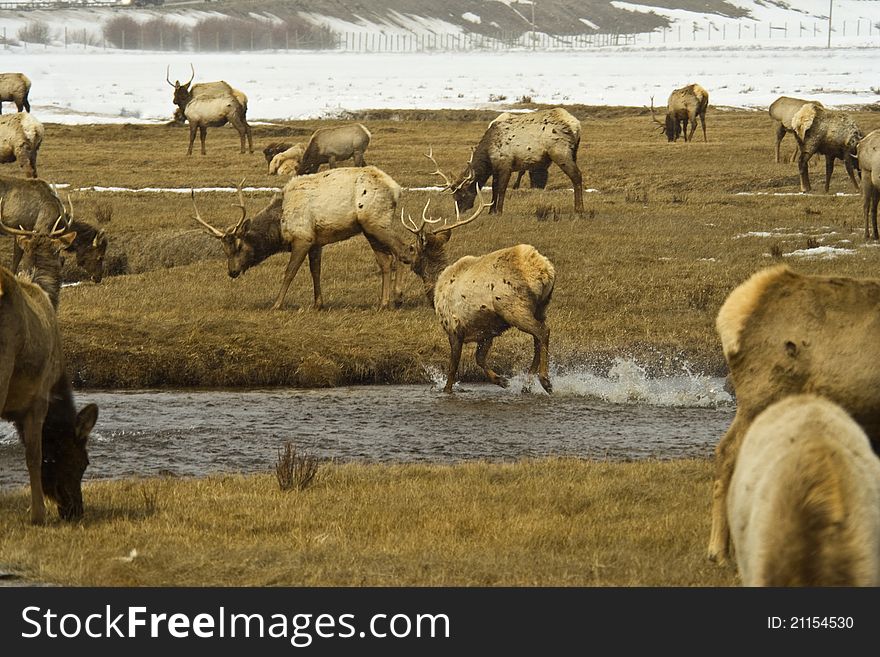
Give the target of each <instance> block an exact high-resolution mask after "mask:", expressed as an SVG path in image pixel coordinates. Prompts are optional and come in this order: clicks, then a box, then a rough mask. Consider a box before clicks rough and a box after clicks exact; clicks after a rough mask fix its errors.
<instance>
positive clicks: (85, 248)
mask: <svg viewBox="0 0 880 657" xmlns="http://www.w3.org/2000/svg"><path fill="white" fill-rule="evenodd" d="M52 191H53V192H54V193H55V198H56V200H57V201H58V207H59V208H60V209H61V214H62V215H63V216H64V217H65V223H67V225H68V226H73V222H74V219H73V200H72V199H71V198H70V195H69V194H68V195H67V205H68V207H64V203H63V202H62V201H61V198H60V197H59V196H58V191H57V190H56V189H55V187H54V186H53V187H52ZM82 227H83V223H82V222H81V223H80V224H79V228H82ZM85 230H86V232H85V233H84V234H83V235H82V236H81V237H83V238H86V236H87V234H88V233H90V232H91V226H89V225H88V224H86V225H85ZM65 251H68V252H70V251H73V252H74V253H75V254H76V264H77V266H78V267H80V269H84V270H85V271H87V272H88V273H89V277H90V278H91V279H92V281H94V282H95V283H100V282H101V278H102V277H103V276H104V256H105V255H106V254H107V234H106V233H105V232H104V230H103V229H101V230H97V231H95V232H94V235H93V236H92V239H91V240H88V239H81V240H80V241H75V242H73V243H71V245H70V246H68V247H67V248H66V249H65Z"/></svg>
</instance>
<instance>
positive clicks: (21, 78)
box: [0, 73, 31, 114]
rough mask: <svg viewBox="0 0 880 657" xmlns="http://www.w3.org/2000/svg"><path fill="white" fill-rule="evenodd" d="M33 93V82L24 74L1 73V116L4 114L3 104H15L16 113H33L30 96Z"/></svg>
mask: <svg viewBox="0 0 880 657" xmlns="http://www.w3.org/2000/svg"><path fill="white" fill-rule="evenodd" d="M30 92H31V81H30V80H29V79H28V77H27V76H26V75H25V74H24V73H0V114H3V102H4V101H11V102H13V103H15V108H16V111H18V112H21V111H22V110H24V111H25V112H30V111H31V104H30V103H29V102H28V94H29V93H30Z"/></svg>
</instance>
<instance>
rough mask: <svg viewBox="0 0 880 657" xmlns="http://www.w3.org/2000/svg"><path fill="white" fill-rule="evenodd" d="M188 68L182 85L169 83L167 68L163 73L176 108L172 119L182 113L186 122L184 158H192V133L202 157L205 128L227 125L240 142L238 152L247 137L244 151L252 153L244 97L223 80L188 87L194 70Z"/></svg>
mask: <svg viewBox="0 0 880 657" xmlns="http://www.w3.org/2000/svg"><path fill="white" fill-rule="evenodd" d="M190 68H192V77H190V79H189V80H188V81H187V82H184V83H183V84H181V83H180V81H179V80H175V81H174V82H171V80H170V79H169V77H168V74H169V72H170V66H169V67H168V68H167V69H166V70H165V81H166V82H167V83H168V84H170V85H171V86H172V87H174V104H175V105H177V107H178V110H177V111H176V112H175V117H177V116H179V113H182V115H183V116H184V117H185V118H186V120H187V121H188V122H189V148H188V149H187V151H186V154H187V155H192V149H193V142H194V141H195V139H196V129H198V131H199V140H200V141H201V145H202V155H205V137H206V136H207V134H208V128H209V127H211V128H216V127H219V126H223V125H226V124H227V123H229V124H231V125H232V127H234V128H235V129H236V130H238V136H239V138H240V139H241V151H240V152H241V153H244V152H245V151H244V140H245V137H247V142H248V149H249V151H250V152H251V153H253V152H254V144H253V137H252V135H251V127H250V126H249V125H248V122H247V96H245V95H244V93H243V92H241V91H239V90H238V89H234V88H233V87H232V86H231V85H229V84H228V83H227V82H225V81H223V80H220V81H219V82H201V83H199V84H193V85H192V86H190V85H191V84H192V81H193V78H195V76H196V70H195V68H194V67H193V66H192V64H190Z"/></svg>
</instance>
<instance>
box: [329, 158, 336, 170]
mask: <svg viewBox="0 0 880 657" xmlns="http://www.w3.org/2000/svg"><path fill="white" fill-rule="evenodd" d="M327 164H328V165H329V166H330V168H331V169H335V168H336V156H334V155H331V156H329V157H328V158H327Z"/></svg>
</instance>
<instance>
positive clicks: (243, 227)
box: [235, 219, 251, 235]
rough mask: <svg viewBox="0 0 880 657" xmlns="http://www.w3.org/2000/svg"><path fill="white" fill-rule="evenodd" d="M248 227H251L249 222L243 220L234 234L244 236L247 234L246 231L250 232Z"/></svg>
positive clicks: (248, 220)
mask: <svg viewBox="0 0 880 657" xmlns="http://www.w3.org/2000/svg"><path fill="white" fill-rule="evenodd" d="M250 227H251V220H250V219H245V220H244V221H242V222H241V226H239V227H238V230H237V231H235V234H236V235H244V234H245V233H246V232H248V230H250Z"/></svg>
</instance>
